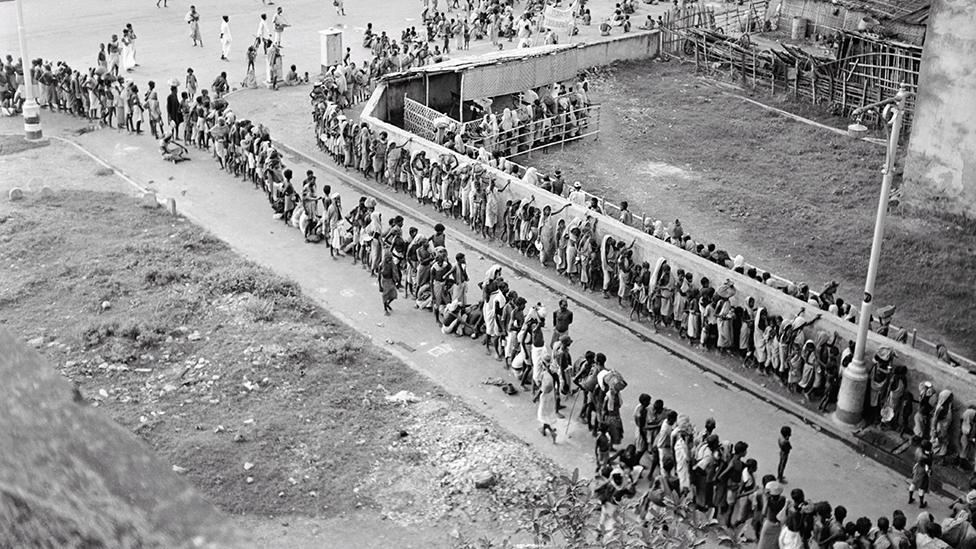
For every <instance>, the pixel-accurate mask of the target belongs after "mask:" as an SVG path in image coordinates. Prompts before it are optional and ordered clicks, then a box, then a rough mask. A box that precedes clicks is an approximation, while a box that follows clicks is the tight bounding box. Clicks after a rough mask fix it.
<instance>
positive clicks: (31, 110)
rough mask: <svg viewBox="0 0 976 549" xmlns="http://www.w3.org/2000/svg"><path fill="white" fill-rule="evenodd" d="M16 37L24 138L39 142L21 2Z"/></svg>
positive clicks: (38, 120)
mask: <svg viewBox="0 0 976 549" xmlns="http://www.w3.org/2000/svg"><path fill="white" fill-rule="evenodd" d="M17 37H18V38H19V39H20V59H21V67H22V68H23V69H24V99H25V101H24V136H25V137H26V138H27V140H28V141H39V140H41V139H43V138H44V133H43V132H42V131H41V106H40V104H38V102H37V98H35V97H34V78H33V76H34V75H32V74H31V68H32V67H31V61H30V57H29V56H28V55H27V31H26V30H25V29H24V6H23V0H17Z"/></svg>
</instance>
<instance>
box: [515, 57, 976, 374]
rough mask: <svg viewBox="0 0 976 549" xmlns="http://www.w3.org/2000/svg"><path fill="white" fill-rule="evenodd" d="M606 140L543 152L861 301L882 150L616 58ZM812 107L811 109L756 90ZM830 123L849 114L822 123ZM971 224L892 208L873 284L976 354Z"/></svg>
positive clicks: (593, 186)
mask: <svg viewBox="0 0 976 549" xmlns="http://www.w3.org/2000/svg"><path fill="white" fill-rule="evenodd" d="M593 88H594V90H593V91H592V92H591V96H592V97H593V98H594V100H596V101H599V102H601V103H602V105H603V108H602V112H601V120H600V124H601V133H600V139H599V140H597V141H593V142H586V143H585V144H576V145H572V146H567V147H566V149H565V150H564V151H559V150H556V149H553V150H552V151H550V153H549V154H539V155H533V157H532V159H531V160H529V161H527V162H529V163H531V164H532V165H535V166H538V167H540V168H541V169H542V170H544V171H547V172H551V171H552V170H554V169H557V168H559V169H561V170H562V171H563V172H564V173H567V174H569V176H570V177H572V178H573V179H580V180H582V181H584V182H585V188H586V190H588V191H590V192H593V193H595V194H598V195H603V196H605V197H606V198H608V199H609V200H612V201H615V202H617V201H620V200H628V201H629V203H630V209H631V211H634V212H636V213H646V214H648V215H649V216H651V219H661V220H663V221H664V222H665V224H667V223H669V222H670V221H672V220H674V219H675V218H680V219H681V221H682V225H683V226H684V228H685V232H686V233H688V234H690V235H691V237H692V238H694V239H695V240H697V241H699V242H704V243H715V244H716V246H717V247H718V248H719V249H724V250H727V251H728V252H729V254H730V255H732V256H735V255H737V254H742V255H743V256H744V257H745V258H746V261H747V262H749V263H752V264H755V265H757V266H759V267H760V268H764V269H767V270H771V271H773V272H775V273H777V274H779V275H781V276H784V277H786V278H789V279H791V280H793V281H795V282H802V281H805V282H807V283H808V284H809V285H810V287H811V288H813V289H820V287H821V286H822V285H823V284H824V283H825V282H827V281H830V280H836V281H838V282H839V283H840V291H839V292H838V296H839V297H841V298H844V299H845V300H847V301H851V302H854V303H857V302H859V297H860V295H861V291H862V290H861V289H862V288H863V284H864V276H865V273H866V272H867V261H868V257H869V255H870V245H871V238H872V234H873V227H874V213H875V210H876V208H877V201H878V189H879V185H880V181H881V172H880V168H881V166H882V164H883V162H884V152H885V151H884V148H883V147H879V146H877V145H874V144H870V143H866V142H864V141H860V140H855V139H850V138H848V137H846V136H841V135H837V134H835V133H832V132H829V131H826V130H823V129H821V128H816V127H813V126H809V125H806V124H802V123H800V122H796V121H793V120H790V119H787V118H785V117H782V116H780V115H777V114H775V113H772V112H770V111H768V110H766V109H762V108H759V107H756V106H754V105H750V104H748V103H746V102H744V101H742V100H741V99H738V98H736V97H733V96H731V95H729V94H727V93H724V92H723V91H722V90H721V89H720V88H718V87H715V86H713V85H709V84H708V83H707V82H706V81H704V80H702V79H700V78H698V77H696V76H695V75H694V74H693V70H692V69H691V68H689V67H683V66H679V65H677V64H674V63H671V64H652V65H648V64H647V63H620V64H615V65H613V66H612V67H610V68H609V69H607V70H604V71H601V72H600V73H599V74H597V75H596V76H594V78H593ZM756 95H757V97H756V99H761V100H763V101H765V102H767V103H770V104H773V105H775V106H777V107H779V108H783V109H785V110H790V111H797V110H799V111H801V114H803V115H810V114H812V113H813V111H814V110H815V109H813V108H812V107H810V108H803V107H802V106H801V105H799V104H794V103H790V102H786V103H783V102H782V98H768V97H758V96H761V95H763V92H761V91H760V92H758V93H757V94H756ZM816 118H817V120H818V121H821V122H824V123H827V124H829V125H832V126H834V127H845V126H846V124H847V121H846V120H844V119H839V118H836V117H832V116H830V115H825V116H818V117H816ZM970 227H971V225H970V224H969V223H958V222H955V221H954V220H952V219H937V218H935V217H933V216H932V215H931V214H929V213H913V212H910V211H907V210H901V211H898V210H893V211H892V213H891V215H890V216H889V224H888V229H887V232H886V239H885V246H884V249H883V252H882V260H881V261H882V266H881V270H880V276H879V279H878V284H877V289H876V300H877V302H878V303H880V304H884V305H886V304H894V305H897V307H898V312H897V314H896V316H895V324H897V325H899V326H907V327H908V328H909V329H911V328H917V329H918V331H919V334H920V335H921V336H922V337H925V338H927V339H930V340H935V341H940V340H941V341H946V342H947V343H948V345H949V347H950V349H953V350H955V351H958V352H960V353H961V354H964V355H967V356H970V357H974V356H976V331H973V330H971V329H969V328H968V326H969V325H970V324H971V322H969V321H968V319H972V318H973V312H974V311H976V292H973V291H972V289H971V284H970V282H971V281H972V280H973V279H974V278H976V263H974V256H973V253H972V251H971V250H973V249H976V231H973V230H971V228H970Z"/></svg>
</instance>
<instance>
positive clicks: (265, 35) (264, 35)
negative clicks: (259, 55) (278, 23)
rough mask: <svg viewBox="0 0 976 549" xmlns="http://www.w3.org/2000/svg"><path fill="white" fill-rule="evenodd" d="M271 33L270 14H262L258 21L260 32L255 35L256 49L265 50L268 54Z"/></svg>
mask: <svg viewBox="0 0 976 549" xmlns="http://www.w3.org/2000/svg"><path fill="white" fill-rule="evenodd" d="M270 35H271V31H269V30H268V14H267V13H262V14H261V17H260V18H259V19H258V31H257V32H256V33H254V49H258V46H262V47H263V48H264V54H265V55H267V54H268V46H269V45H270V42H271V39H270V38H269V36H270Z"/></svg>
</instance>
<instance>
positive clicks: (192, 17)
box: [184, 6, 203, 48]
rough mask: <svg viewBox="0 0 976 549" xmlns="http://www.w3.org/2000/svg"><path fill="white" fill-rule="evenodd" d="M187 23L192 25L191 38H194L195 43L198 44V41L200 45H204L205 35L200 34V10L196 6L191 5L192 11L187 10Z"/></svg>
mask: <svg viewBox="0 0 976 549" xmlns="http://www.w3.org/2000/svg"><path fill="white" fill-rule="evenodd" d="M184 19H185V20H186V24H187V25H188V26H189V27H190V39H191V40H193V45H194V46H196V45H197V43H199V44H200V47H201V48H202V47H203V36H202V35H201V34H200V12H198V11H197V7H196V6H190V11H189V12H187V14H186V17H184Z"/></svg>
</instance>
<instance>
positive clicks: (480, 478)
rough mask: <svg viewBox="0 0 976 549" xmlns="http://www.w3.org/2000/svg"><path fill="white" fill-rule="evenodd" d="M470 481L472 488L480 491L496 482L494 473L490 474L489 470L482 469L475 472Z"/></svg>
mask: <svg viewBox="0 0 976 549" xmlns="http://www.w3.org/2000/svg"><path fill="white" fill-rule="evenodd" d="M472 479H473V480H474V487H475V488H481V489H484V488H491V487H492V486H494V485H495V483H496V482H497V481H498V479H496V478H495V473H492V472H491V469H482V470H481V471H477V472H475V474H474V475H473V476H472Z"/></svg>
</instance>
